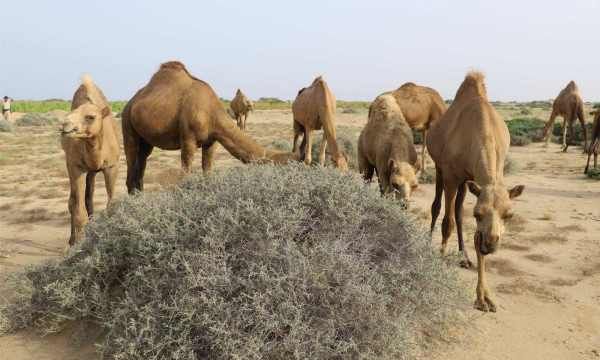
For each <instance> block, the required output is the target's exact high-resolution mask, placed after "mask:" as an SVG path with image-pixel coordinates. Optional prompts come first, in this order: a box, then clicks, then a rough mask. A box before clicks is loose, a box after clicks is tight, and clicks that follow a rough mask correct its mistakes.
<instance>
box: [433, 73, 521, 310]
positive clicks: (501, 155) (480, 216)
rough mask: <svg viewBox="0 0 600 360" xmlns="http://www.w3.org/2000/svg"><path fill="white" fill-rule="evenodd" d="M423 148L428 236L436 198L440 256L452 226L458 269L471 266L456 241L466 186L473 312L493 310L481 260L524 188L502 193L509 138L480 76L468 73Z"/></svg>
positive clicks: (495, 246)
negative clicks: (470, 198)
mask: <svg viewBox="0 0 600 360" xmlns="http://www.w3.org/2000/svg"><path fill="white" fill-rule="evenodd" d="M426 142H427V149H428V150H429V154H430V155H431V158H432V159H433V161H434V162H435V167H436V184H435V199H434V201H433V204H432V205H431V232H432V233H433V229H434V227H435V223H436V220H437V217H438V215H439V213H440V207H441V195H442V193H444V194H445V205H446V210H445V213H444V220H443V222H442V247H441V253H442V255H444V254H445V252H446V244H447V242H448V238H449V237H450V235H451V234H452V231H453V230H454V226H455V225H456V227H457V233H458V245H459V250H460V251H461V252H462V253H463V255H464V259H465V260H464V261H463V263H462V264H463V265H464V266H470V264H471V262H470V260H469V256H468V255H467V251H466V249H465V248H464V243H463V237H462V209H463V202H464V200H465V194H466V188H468V189H469V191H470V192H471V193H472V194H473V195H475V196H476V197H477V202H476V204H475V207H474V209H473V215H474V217H475V220H476V222H477V229H476V231H475V235H474V244H475V251H476V253H477V271H478V279H477V299H476V301H475V308H476V309H479V310H481V311H485V312H487V311H492V312H495V311H496V305H495V304H494V301H493V300H492V298H491V296H490V291H489V289H488V288H487V283H486V278H485V268H486V266H485V256H486V255H488V254H492V253H494V252H495V251H496V250H497V249H498V246H499V242H500V238H501V236H502V233H503V231H504V221H505V220H506V219H508V218H510V217H511V216H512V209H511V207H512V201H511V200H512V199H514V198H516V197H518V196H520V195H521V194H522V193H523V190H524V188H525V187H524V186H523V185H518V186H515V187H513V188H512V189H510V190H507V189H506V187H505V185H504V159H505V157H506V154H507V152H508V149H509V145H510V135H509V132H508V128H507V127H506V124H505V122H504V120H503V119H502V118H501V117H500V115H499V114H498V113H497V112H496V110H495V109H494V107H493V106H492V105H491V104H490V103H489V101H488V98H487V92H486V88H485V83H484V76H483V75H482V74H481V73H479V72H470V73H468V74H467V76H466V77H465V80H464V81H463V83H462V84H461V86H460V87H459V89H458V91H457V92H456V96H455V98H454V101H453V103H452V105H450V107H449V108H448V110H447V111H446V113H445V114H444V115H443V116H442V117H441V119H439V121H437V122H435V123H434V124H433V125H432V126H431V128H430V129H429V132H428V133H427V139H426Z"/></svg>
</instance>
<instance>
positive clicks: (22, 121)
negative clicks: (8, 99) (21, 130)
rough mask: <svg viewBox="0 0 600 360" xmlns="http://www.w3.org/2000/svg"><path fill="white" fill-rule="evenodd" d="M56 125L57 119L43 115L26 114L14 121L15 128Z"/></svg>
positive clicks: (49, 115)
mask: <svg viewBox="0 0 600 360" xmlns="http://www.w3.org/2000/svg"><path fill="white" fill-rule="evenodd" d="M57 123H58V119H57V118H56V117H54V116H53V115H51V114H44V113H27V114H25V115H23V116H21V117H20V118H19V119H18V120H17V121H15V125H17V126H48V125H54V124H57Z"/></svg>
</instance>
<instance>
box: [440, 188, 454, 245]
mask: <svg viewBox="0 0 600 360" xmlns="http://www.w3.org/2000/svg"><path fill="white" fill-rule="evenodd" d="M444 195H445V201H446V204H445V205H446V209H445V211H444V220H443V221H442V247H441V249H440V253H441V254H442V255H446V246H447V245H448V238H450V235H452V231H454V226H455V223H454V205H455V201H456V185H455V184H454V183H448V182H445V184H444Z"/></svg>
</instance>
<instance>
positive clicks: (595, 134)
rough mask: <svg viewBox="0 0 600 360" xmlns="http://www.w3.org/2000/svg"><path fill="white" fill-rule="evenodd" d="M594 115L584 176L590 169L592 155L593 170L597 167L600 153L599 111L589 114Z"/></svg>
mask: <svg viewBox="0 0 600 360" xmlns="http://www.w3.org/2000/svg"><path fill="white" fill-rule="evenodd" d="M590 115H594V126H593V128H592V138H591V139H590V147H589V148H588V158H587V163H586V164H585V170H584V171H583V173H584V174H587V173H588V170H589V169H590V157H591V156H592V154H593V155H594V169H595V168H597V167H598V153H599V152H600V109H598V110H595V111H592V112H590Z"/></svg>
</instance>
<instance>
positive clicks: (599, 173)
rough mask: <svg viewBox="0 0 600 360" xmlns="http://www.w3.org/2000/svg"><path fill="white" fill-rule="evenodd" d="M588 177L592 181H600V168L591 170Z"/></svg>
mask: <svg viewBox="0 0 600 360" xmlns="http://www.w3.org/2000/svg"><path fill="white" fill-rule="evenodd" d="M586 175H587V177H589V178H590V179H595V180H600V168H590V169H588V172H587V174H586Z"/></svg>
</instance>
